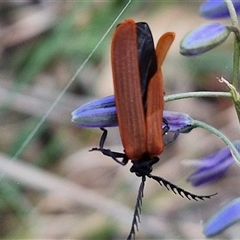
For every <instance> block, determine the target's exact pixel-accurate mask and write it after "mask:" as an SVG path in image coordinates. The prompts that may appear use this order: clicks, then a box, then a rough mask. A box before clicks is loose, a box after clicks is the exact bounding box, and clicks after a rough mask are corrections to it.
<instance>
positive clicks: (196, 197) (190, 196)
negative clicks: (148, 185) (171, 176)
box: [147, 174, 217, 201]
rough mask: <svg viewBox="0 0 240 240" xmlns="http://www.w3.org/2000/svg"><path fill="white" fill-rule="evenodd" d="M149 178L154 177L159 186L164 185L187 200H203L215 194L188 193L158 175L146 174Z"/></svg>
mask: <svg viewBox="0 0 240 240" xmlns="http://www.w3.org/2000/svg"><path fill="white" fill-rule="evenodd" d="M147 176H148V177H149V178H152V179H154V180H155V181H157V182H158V183H159V184H160V185H161V186H164V187H165V188H166V189H167V190H171V191H172V192H174V193H175V194H178V195H180V196H181V197H182V198H184V197H186V198H187V199H188V200H192V199H193V200H195V201H198V200H202V201H204V200H205V199H210V198H211V197H212V196H214V195H216V194H217V193H214V194H211V195H195V194H193V193H190V192H188V191H186V190H184V189H182V188H180V187H178V186H177V185H175V184H173V183H171V182H169V181H167V180H166V179H164V178H161V177H158V176H154V175H152V174H148V175H147Z"/></svg>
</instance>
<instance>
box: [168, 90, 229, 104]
mask: <svg viewBox="0 0 240 240" xmlns="http://www.w3.org/2000/svg"><path fill="white" fill-rule="evenodd" d="M196 97H228V98H231V97H232V94H231V93H229V92H210V91H209V92H208V91H206V92H187V93H177V94H172V95H168V96H165V97H164V101H165V102H170V101H174V100H180V99H185V98H196Z"/></svg>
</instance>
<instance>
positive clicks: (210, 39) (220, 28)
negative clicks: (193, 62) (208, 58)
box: [180, 23, 231, 56]
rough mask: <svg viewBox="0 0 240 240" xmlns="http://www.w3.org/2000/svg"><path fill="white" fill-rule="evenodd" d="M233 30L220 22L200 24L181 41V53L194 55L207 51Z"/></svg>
mask: <svg viewBox="0 0 240 240" xmlns="http://www.w3.org/2000/svg"><path fill="white" fill-rule="evenodd" d="M230 32H231V30H230V28H229V27H227V26H224V25H221V24H219V23H211V24H206V25H203V26H200V27H198V28H196V29H194V30H192V31H191V32H189V33H188V34H187V35H186V36H185V37H184V38H183V39H182V41H181V42H180V53H181V54H182V55H185V56H194V55H199V54H201V53H204V52H207V51H209V50H211V49H212V48H214V47H216V46H217V45H219V44H221V43H222V42H223V41H225V40H226V39H227V37H228V36H229V34H230Z"/></svg>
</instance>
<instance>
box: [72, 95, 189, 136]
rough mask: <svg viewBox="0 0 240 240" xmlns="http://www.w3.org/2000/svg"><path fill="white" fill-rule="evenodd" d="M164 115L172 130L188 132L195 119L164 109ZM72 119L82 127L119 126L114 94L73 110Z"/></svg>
mask: <svg viewBox="0 0 240 240" xmlns="http://www.w3.org/2000/svg"><path fill="white" fill-rule="evenodd" d="M163 117H164V119H166V120H167V121H168V124H169V127H170V129H169V131H170V132H177V131H179V132H180V133H187V132H190V131H191V130H192V128H193V126H192V121H193V119H192V118H191V117H190V116H189V115H187V114H184V113H179V112H173V111H163ZM72 121H73V122H74V123H76V124H78V125H79V126H81V127H89V128H93V127H98V128H99V127H116V126H118V122H117V110H116V107H115V99H114V96H108V97H105V98H101V99H98V100H95V101H92V102H89V103H87V104H85V105H83V106H81V107H79V108H77V109H76V110H74V111H73V112H72ZM164 126H165V124H163V127H164Z"/></svg>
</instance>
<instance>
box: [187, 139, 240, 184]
mask: <svg viewBox="0 0 240 240" xmlns="http://www.w3.org/2000/svg"><path fill="white" fill-rule="evenodd" d="M234 146H235V147H236V148H237V150H238V151H239V152H240V141H236V142H234ZM233 163H234V158H233V157H232V154H231V152H230V150H229V148H228V147H225V148H223V149H221V150H219V151H217V152H216V153H213V154H211V155H209V156H207V157H205V158H202V159H200V160H199V168H198V169H197V170H196V171H195V172H194V173H192V174H191V175H190V176H189V177H188V179H187V181H188V182H191V184H192V185H193V186H195V187H197V186H200V185H202V184H206V183H209V182H212V181H216V180H218V179H219V178H221V177H222V176H223V175H224V174H225V172H226V171H227V170H228V168H229V167H230V166H231V165H232V164H233Z"/></svg>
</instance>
